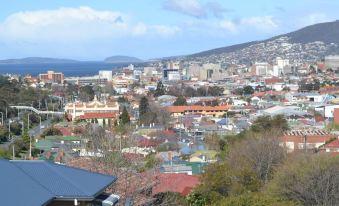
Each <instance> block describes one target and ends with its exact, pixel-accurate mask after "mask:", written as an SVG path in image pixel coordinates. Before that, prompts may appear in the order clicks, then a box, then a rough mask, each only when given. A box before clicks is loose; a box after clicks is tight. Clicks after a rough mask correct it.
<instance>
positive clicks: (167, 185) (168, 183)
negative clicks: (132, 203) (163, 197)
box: [153, 173, 199, 196]
mask: <svg viewBox="0 0 339 206" xmlns="http://www.w3.org/2000/svg"><path fill="white" fill-rule="evenodd" d="M158 180H159V184H157V185H156V186H155V187H154V188H153V194H154V195H155V194H157V193H160V192H178V193H180V194H181V195H183V196H186V195H188V194H189V193H190V192H191V191H192V189H193V188H194V187H195V186H197V185H198V184H199V176H192V175H187V174H163V173H162V174H159V176H158Z"/></svg>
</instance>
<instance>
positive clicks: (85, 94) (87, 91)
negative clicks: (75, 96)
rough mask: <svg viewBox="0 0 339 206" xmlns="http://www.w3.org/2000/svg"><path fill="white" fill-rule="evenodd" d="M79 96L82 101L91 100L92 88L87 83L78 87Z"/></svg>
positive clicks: (92, 95) (92, 96)
mask: <svg viewBox="0 0 339 206" xmlns="http://www.w3.org/2000/svg"><path fill="white" fill-rule="evenodd" d="M79 98H80V100H81V101H84V102H88V101H92V100H93V98H94V90H93V88H92V87H91V86H89V85H86V86H83V87H80V91H79Z"/></svg>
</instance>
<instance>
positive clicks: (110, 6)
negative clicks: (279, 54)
mask: <svg viewBox="0 0 339 206" xmlns="http://www.w3.org/2000/svg"><path fill="white" fill-rule="evenodd" d="M0 5H1V6H0V59H6V58H22V57H31V56H43V57H59V58H73V59H79V60H101V59H103V58H105V57H107V56H112V55H129V56H136V57H139V58H142V59H150V58H156V57H164V56H174V55H182V54H190V53H195V52H199V51H203V50H207V49H212V48H216V47H222V46H227V45H232V44H235V43H243V42H247V41H253V40H261V39H265V38H268V37H272V36H274V35H277V34H282V33H286V32H290V31H293V30H296V29H299V28H301V27H304V26H307V25H311V24H314V23H319V22H326V21H334V20H336V19H339V13H338V12H337V9H338V8H339V1H337V0H284V1H273V0H255V1H248V0H24V1H23V0H0Z"/></svg>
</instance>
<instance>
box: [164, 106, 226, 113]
mask: <svg viewBox="0 0 339 206" xmlns="http://www.w3.org/2000/svg"><path fill="white" fill-rule="evenodd" d="M230 108H231V106H230V105H222V106H215V107H212V106H200V105H192V106H170V107H167V108H166V109H167V111H168V112H170V113H181V112H186V111H225V110H229V109H230Z"/></svg>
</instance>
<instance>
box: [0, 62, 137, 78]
mask: <svg viewBox="0 0 339 206" xmlns="http://www.w3.org/2000/svg"><path fill="white" fill-rule="evenodd" d="M129 64H133V63H107V62H99V61H98V62H96V61H88V62H85V61H79V62H72V63H25V64H15V63H9V64H8V63H7V64H5V63H0V74H16V75H26V74H30V75H32V76H38V75H39V74H40V73H45V72H47V71H48V70H53V71H56V72H62V73H64V75H65V76H66V77H76V76H92V75H97V74H98V72H99V70H118V69H120V68H122V67H126V66H128V65H129ZM137 64H138V63H137Z"/></svg>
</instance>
